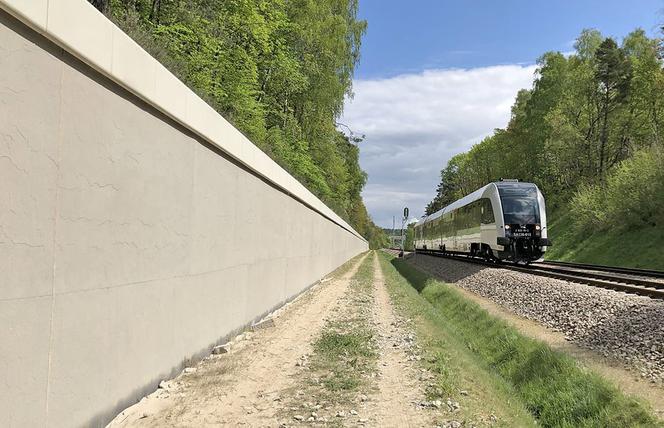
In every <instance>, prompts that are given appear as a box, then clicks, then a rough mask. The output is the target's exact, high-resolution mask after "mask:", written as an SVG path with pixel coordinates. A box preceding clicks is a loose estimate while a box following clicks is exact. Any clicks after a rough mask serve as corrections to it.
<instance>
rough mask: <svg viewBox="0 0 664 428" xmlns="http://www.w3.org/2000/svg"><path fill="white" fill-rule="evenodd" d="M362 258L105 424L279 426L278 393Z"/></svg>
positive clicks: (290, 385)
mask: <svg viewBox="0 0 664 428" xmlns="http://www.w3.org/2000/svg"><path fill="white" fill-rule="evenodd" d="M364 257H366V255H365V256H364ZM364 257H363V258H362V259H360V260H359V261H356V262H355V263H354V265H353V267H352V268H351V269H350V270H348V271H347V272H346V273H345V274H343V275H342V276H341V277H340V278H333V279H331V280H327V281H326V280H324V281H322V282H321V283H320V284H319V285H317V286H315V287H312V289H311V290H309V291H308V292H306V293H305V294H304V295H303V296H301V298H299V299H297V300H296V301H294V302H292V303H291V304H290V305H288V306H287V307H286V308H284V309H283V310H282V311H280V313H277V314H275V315H274V317H273V319H274V321H275V326H274V327H272V328H268V329H264V330H259V331H257V332H255V333H247V334H244V335H240V336H239V337H238V340H237V341H235V342H234V343H233V344H232V345H231V352H230V353H229V354H225V355H219V356H214V358H210V359H207V360H205V361H203V362H202V363H201V364H199V366H198V368H197V370H196V372H195V373H192V374H186V373H185V374H183V375H181V376H180V377H178V378H177V379H175V380H173V381H170V382H168V383H167V385H166V388H160V389H159V390H158V391H156V392H155V393H154V394H152V395H151V396H149V397H146V398H144V399H143V400H142V401H141V402H139V403H138V404H136V405H135V406H132V407H130V408H129V409H127V410H125V411H124V412H123V413H122V414H120V415H118V417H117V418H116V419H115V420H114V421H113V422H112V423H111V424H110V426H114V427H115V426H118V427H119V426H123V427H124V426H187V427H189V426H209V425H226V426H238V425H241V426H252V427H253V426H277V425H279V422H278V413H279V412H280V411H281V410H282V408H283V406H284V404H282V395H288V394H289V393H290V392H293V391H292V390H293V389H294V388H295V386H296V381H295V379H294V377H295V374H296V361H297V359H298V358H299V357H300V356H301V355H303V354H307V353H308V352H310V350H311V349H310V348H311V346H310V344H311V342H312V340H313V339H314V338H315V337H316V336H317V335H318V334H319V333H320V331H321V328H322V326H323V324H324V320H325V319H326V317H327V316H328V314H329V313H330V311H331V310H332V308H333V307H334V306H335V304H336V302H337V301H338V300H339V299H340V298H341V297H342V296H343V295H344V293H346V290H347V289H348V285H349V281H350V278H352V277H353V275H354V274H355V272H356V271H357V269H358V267H359V265H360V264H361V262H362V260H364Z"/></svg>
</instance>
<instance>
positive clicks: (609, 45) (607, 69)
mask: <svg viewBox="0 0 664 428" xmlns="http://www.w3.org/2000/svg"><path fill="white" fill-rule="evenodd" d="M595 78H596V79H597V82H598V83H599V91H600V97H599V111H600V115H601V125H600V127H601V131H600V136H599V146H600V147H599V171H598V175H599V177H600V179H601V180H603V179H604V177H605V175H606V163H607V162H606V157H607V152H608V150H609V144H610V142H609V125H610V124H609V115H610V114H612V113H613V112H614V110H616V109H617V108H618V107H620V106H622V105H623V102H624V101H625V99H626V98H627V95H628V93H629V85H630V81H631V79H632V68H631V64H630V62H629V61H628V59H627V56H626V55H625V52H624V51H623V50H622V49H620V48H619V47H618V45H617V44H616V42H615V41H614V40H613V39H611V38H607V39H605V40H604V41H603V42H602V43H601V44H600V45H599V47H598V48H597V51H596V66H595ZM624 149H625V147H624V146H622V145H621V146H620V147H619V148H618V150H620V151H622V150H624Z"/></svg>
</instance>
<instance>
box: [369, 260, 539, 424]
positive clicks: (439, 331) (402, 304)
mask: <svg viewBox="0 0 664 428" xmlns="http://www.w3.org/2000/svg"><path fill="white" fill-rule="evenodd" d="M379 260H380V263H381V267H382V269H383V274H384V276H385V282H386V284H387V288H388V292H389V294H390V297H391V299H392V302H393V304H394V306H395V309H396V310H397V311H398V312H399V313H401V314H402V316H405V317H408V318H411V319H412V321H413V323H412V325H413V327H414V328H415V329H416V333H417V337H418V344H419V345H420V346H421V347H422V353H423V354H422V356H423V359H422V364H423V365H424V367H425V368H426V369H427V370H428V371H429V373H431V374H433V375H434V379H433V382H430V383H429V384H428V387H427V390H426V393H427V399H429V400H434V399H441V400H442V401H445V400H446V399H447V398H453V399H454V400H456V401H458V402H459V403H460V404H461V409H460V411H459V412H458V413H455V414H454V416H450V417H452V418H453V419H456V420H458V421H464V426H502V427H532V426H536V422H535V419H534V418H533V417H532V415H531V414H530V412H528V410H527V409H526V407H525V406H524V405H523V404H522V403H521V401H520V400H518V399H515V397H516V395H517V394H516V392H515V390H514V388H513V387H512V386H511V385H509V384H508V383H507V382H506V381H505V380H504V379H502V378H501V377H500V376H498V375H496V374H495V373H492V372H491V371H489V370H486V368H485V365H484V363H483V362H482V361H481V359H479V358H478V356H477V355H475V353H474V352H472V351H471V350H470V349H469V348H468V347H467V346H466V342H465V340H463V339H462V338H460V337H458V336H457V335H456V332H455V329H454V328H453V327H452V326H451V325H449V324H448V321H447V319H446V318H445V317H444V316H443V315H442V314H441V313H440V312H439V311H438V310H437V309H436V308H434V307H433V306H432V305H431V304H430V303H429V302H427V301H426V300H425V299H424V298H423V297H422V296H421V295H420V294H419V293H418V291H417V290H416V289H415V288H414V287H413V286H412V284H411V283H410V282H409V281H408V280H407V279H406V278H405V277H404V276H402V275H401V273H400V272H399V271H398V270H397V269H396V268H395V267H394V266H393V264H392V263H391V261H392V262H396V260H397V259H392V257H391V256H389V255H387V254H381V255H380V258H379ZM462 391H463V392H464V393H466V394H467V395H464V394H462V393H461V392H462ZM442 422H443V421H441V424H440V425H445V424H444V423H442Z"/></svg>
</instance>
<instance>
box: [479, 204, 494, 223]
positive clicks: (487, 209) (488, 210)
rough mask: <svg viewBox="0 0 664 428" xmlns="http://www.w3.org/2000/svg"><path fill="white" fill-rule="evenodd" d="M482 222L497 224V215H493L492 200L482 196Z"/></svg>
mask: <svg viewBox="0 0 664 428" xmlns="http://www.w3.org/2000/svg"><path fill="white" fill-rule="evenodd" d="M481 201H482V224H495V223H496V217H495V216H494V215H493V207H492V206H491V200H490V199H488V198H482V199H481Z"/></svg>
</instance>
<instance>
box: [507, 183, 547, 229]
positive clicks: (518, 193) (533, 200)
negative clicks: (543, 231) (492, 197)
mask: <svg viewBox="0 0 664 428" xmlns="http://www.w3.org/2000/svg"><path fill="white" fill-rule="evenodd" d="M498 194H499V195H500V202H501V203H502V206H503V216H504V219H505V224H537V223H539V222H540V215H539V203H538V202H537V187H535V186H534V185H532V184H529V185H528V184H521V183H519V184H511V185H509V186H498Z"/></svg>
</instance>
